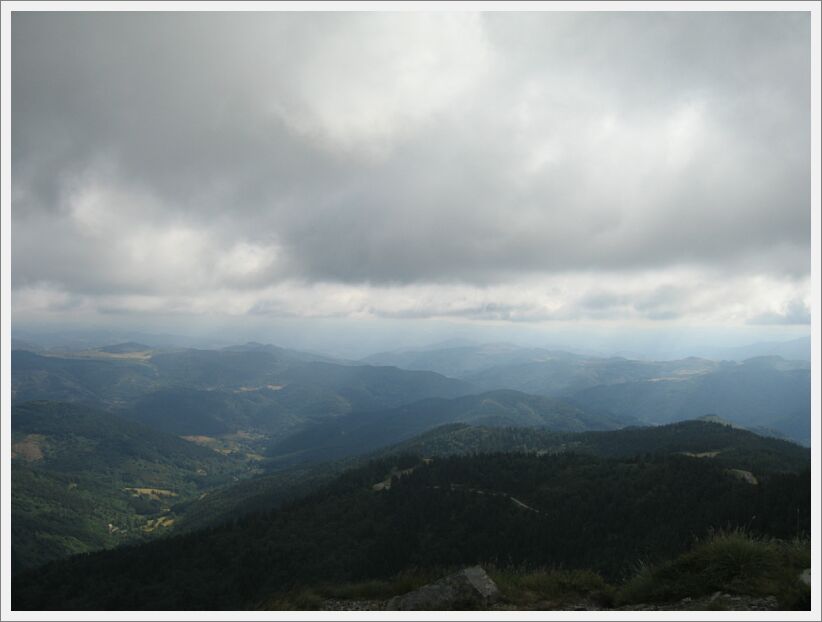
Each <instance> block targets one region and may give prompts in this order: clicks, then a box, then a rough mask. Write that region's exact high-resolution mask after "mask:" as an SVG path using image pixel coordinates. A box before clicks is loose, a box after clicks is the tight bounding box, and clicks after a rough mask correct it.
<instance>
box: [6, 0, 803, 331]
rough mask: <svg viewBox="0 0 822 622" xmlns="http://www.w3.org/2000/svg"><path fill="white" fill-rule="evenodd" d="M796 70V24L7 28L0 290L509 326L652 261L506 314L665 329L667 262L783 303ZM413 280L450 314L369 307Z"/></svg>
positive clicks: (48, 21)
mask: <svg viewBox="0 0 822 622" xmlns="http://www.w3.org/2000/svg"><path fill="white" fill-rule="evenodd" d="M809 52H810V23H809V19H808V17H807V16H806V15H803V14H801V13H739V12H734V13H683V14H677V13H661V14H651V13H624V14H618V13H614V14H612V13H580V14H573V13H571V14H563V13H510V14H508V13H489V14H482V15H468V14H460V15H446V14H434V15H408V14H388V15H379V14H353V13H352V14H336V13H328V14H316V13H312V14H300V13H293V14H292V13H289V14H286V13H266V14H248V13H237V14H204V13H198V14H194V13H190V14H184V13H180V14H177V13H162V14H151V13H142V14H131V13H129V14H125V13H97V14H89V13H74V14H48V13H17V14H15V15H14V17H13V21H12V59H13V60H12V114H13V118H12V121H13V122H12V137H11V139H12V177H13V188H12V191H13V201H12V225H13V236H14V238H13V239H14V244H13V249H12V253H13V256H12V259H13V271H12V277H13V285H14V287H15V288H16V289H17V290H25V289H28V290H32V291H40V290H48V289H52V290H54V291H56V292H67V293H68V294H71V295H73V296H77V295H85V296H90V297H95V296H96V297H106V296H108V297H111V296H117V295H119V296H121V297H123V299H122V300H120V301H113V302H112V301H111V300H107V301H106V302H105V303H103V302H100V304H99V305H98V306H99V308H100V309H106V310H108V311H111V310H112V309H121V308H122V306H123V305H124V304H127V303H128V302H129V301H131V300H133V299H134V298H133V297H143V298H139V300H141V301H144V300H145V299H146V298H153V299H156V300H155V301H154V302H152V303H151V304H148V303H146V304H148V308H150V309H154V308H155V306H160V307H165V308H180V307H179V306H180V305H182V307H181V308H186V309H189V310H191V309H195V310H206V309H211V310H214V308H215V306H214V305H216V308H217V309H220V308H221V307H220V302H219V301H214V300H211V299H209V298H208V296H207V295H205V294H202V295H201V294H200V293H202V292H207V291H231V292H239V293H238V294H237V295H238V296H239V297H241V298H242V299H243V300H246V299H248V303H247V305H246V306H245V307H243V309H245V311H244V312H254V313H269V312H272V311H274V312H277V313H282V314H285V315H288V314H297V315H299V314H300V313H301V311H300V310H299V309H297V308H295V305H294V304H293V303H292V302H291V301H290V300H283V299H280V298H277V297H276V295H272V294H270V292H268V293H267V288H269V289H270V288H282V287H286V285H284V284H289V283H292V284H293V283H295V282H296V283H301V284H302V286H301V287H302V288H303V289H302V290H300V291H301V292H302V293H301V294H300V296H302V297H303V298H304V299H305V300H309V299H312V298H311V297H312V294H311V288H312V287H315V286H320V287H322V286H323V285H324V284H343V285H346V286H347V287H349V288H351V290H352V291H354V292H355V294H352V295H354V296H355V297H357V296H360V295H361V296H364V297H365V298H368V299H369V302H363V303H362V305H361V306H360V307H357V310H358V312H368V310H369V309H371V310H372V311H373V310H374V309H375V308H376V309H377V310H376V311H374V312H375V313H377V314H380V315H382V316H385V317H391V314H395V316H402V317H425V316H427V315H432V314H434V315H439V316H444V317H451V316H454V315H456V316H460V317H470V318H477V317H478V318H490V319H495V318H497V319H519V318H521V315H518V312H517V311H516V305H514V306H513V307H512V306H511V303H510V302H509V301H507V300H505V299H495V300H491V299H487V298H486V297H484V295H483V294H482V292H483V291H485V290H484V288H488V287H494V286H497V285H501V284H505V283H512V282H518V281H521V280H523V279H524V280H527V281H528V282H529V283H530V284H531V286H533V287H534V288H535V289H534V292H535V295H537V294H536V292H538V291H539V289H540V287H541V285H540V279H543V280H544V281H545V282H549V281H550V280H551V279H552V278H554V277H555V276H562V275H567V274H579V273H586V274H589V273H594V274H599V275H601V278H602V279H604V280H605V279H614V278H619V279H623V280H624V279H625V278H626V277H625V275H631V274H640V273H642V272H647V271H653V272H654V274H656V278H657V281H656V282H655V283H654V287H656V288H660V289H658V291H657V294H656V295H657V296H658V297H657V298H653V297H647V296H651V294H648V293H647V292H648V290H647V289H644V290H643V293H641V294H639V293H636V294H634V293H626V292H624V291H623V292H620V291H619V289H620V288H619V286H617V287H616V288H614V289H615V290H616V291H615V292H613V293H609V294H605V293H603V292H599V293H597V292H595V291H593V290H591V289H588V290H586V292H587V293H586V295H588V296H589V298H587V299H584V300H582V301H581V302H579V303H576V302H575V303H573V304H572V303H571V302H569V299H568V296H567V295H566V297H565V298H564V299H563V300H564V302H563V303H562V304H563V305H564V307H562V308H563V309H565V310H564V311H559V310H558V309H559V308H560V306H562V305H560V306H558V307H557V308H552V309H549V310H545V309H543V310H542V311H534V312H533V313H526V314H525V315H526V317H529V318H535V319H544V318H553V317H559V316H562V317H568V318H572V317H574V316H575V314H578V313H583V314H594V315H595V314H596V311H597V308H600V309H601V310H602V314H603V315H604V314H607V313H613V312H615V310H616V309H617V308H619V309H621V310H622V311H620V312H626V313H639V314H641V315H643V317H648V318H667V319H670V318H674V317H678V316H680V315H682V314H687V313H689V312H690V311H689V310H692V309H691V308H692V307H693V305H692V304H691V303H690V302H689V300H688V298H687V295H682V293H681V292H678V291H676V284H675V283H672V282H671V279H667V280H666V279H665V278H664V275H663V273H664V271H665V270H667V269H671V270H676V269H679V268H681V267H683V266H685V267H690V268H692V269H694V270H701V271H703V272H705V273H710V274H711V275H712V277H711V278H714V279H717V280H725V281H728V282H730V281H733V280H734V279H744V278H748V277H750V276H751V275H764V276H763V278H768V279H771V280H773V281H779V280H781V279H787V280H788V282H790V283H794V284H796V283H798V285H796V286H795V287H792V288H788V289H786V290H785V293H784V295H785V296H787V297H789V298H790V299H793V298H796V297H797V296H798V295H801V291H802V288H803V287H805V281H806V280H807V277H808V275H809V267H810V266H809V261H808V257H809V250H810V236H809V229H810V194H809V192H810V160H809V153H810V142H809V141H810V115H809V113H810V107H809V101H810V81H809V75H810V72H809V70H810V54H809ZM609 275H610V276H609ZM449 285H450V286H460V287H462V286H468V287H473V288H478V290H477V292H475V293H474V294H472V296H473V300H472V303H471V304H465V305H460V304H457V303H456V302H454V301H457V302H458V299H456V298H455V299H454V300H451V299H450V298H449V297H450V296H452V295H453V294H451V293H449V292H452V291H453V290H448V289H447V288H446V289H443V288H445V287H446V286H449ZM617 285H618V284H617ZM417 286H419V287H426V286H432V287H434V286H436V287H438V288H440V289H437V291H438V292H439V293H440V295H442V296H444V297H445V298H446V300H444V301H439V302H437V303H436V304H434V303H433V302H432V304H431V305H430V306H428V307H421V306H419V305H417V306H414V305H406V306H405V307H392V308H390V309H382V308H381V306H380V305H379V304H375V302H374V299H373V296H376V295H377V294H375V293H374V291H376V290H374V289H373V288H377V289H380V288H388V289H389V290H390V289H391V288H392V287H393V288H400V289H402V288H408V287H412V288H413V287H417ZM287 287H291V285H288V286H287ZM666 287H667V288H668V289H666ZM369 288H371V289H369ZM570 289H572V288H569V290H567V291H570ZM652 289H653V288H652ZM277 291H281V290H277ZM293 291H294V290H293V289H289V292H292V293H293ZM380 291H382V290H380ZM682 291H684V292H688V293H690V292H691V290H688V289H683V290H682ZM737 291H740V290H739V288H737ZM356 292H359V293H356ZM363 292H365V293H363ZM368 292H371V294H368ZM660 292H661V293H660ZM38 295H39V294H38ZM175 296H184V297H185V300H186V302H185V303H180V302H179V301H175V299H174V297H175ZM272 296H273V297H272ZM597 296H599V297H600V298H597ZM602 296H606V298H602ZM607 296H612V297H613V296H615V297H616V298H614V299H613V300H611V299H608V298H607ZM751 296H753V294H751ZM129 297H132V298H129ZM36 298H37V296H36V295H34V294H32V295H31V296H29V297H28V298H26V300H28V301H34V300H35V299H36ZM58 298H59V296H58ZM343 298H345V297H344V296H341V298H340V299H341V300H342V299H343ZM50 300H51V302H50V303H49V304H52V305H53V304H56V303H55V302H54V300H56V299H55V298H54V296H52V298H51V299H50ZM163 301H165V302H163ZM474 303H476V304H474ZM616 303H619V304H616ZM32 304H33V303H32ZM140 304H142V303H140ZM546 304H547V303H546ZM558 304H559V303H558ZM711 304H714V305H718V304H719V301H718V300H714V301H713V303H711V301H708V302H706V303H705V305H707V306H708V307H710V306H711ZM91 306H92V307H93V306H94V305H93V304H92V305H91ZM297 307H299V305H297ZM26 308H28V307H26ZM339 308H340V309H342V310H343V311H341V312H350V311H351V307H350V305H349V304H348V303H340V305H339ZM760 311H761V312H763V313H766V312H765V311H762V309H755V310H753V311H752V312H751V313H754V314H755V313H759V312H760ZM700 312H704V310H703V311H700ZM751 317H753V316H751ZM762 317H765V316H762ZM791 317H793V316H791ZM748 319H750V318H748Z"/></svg>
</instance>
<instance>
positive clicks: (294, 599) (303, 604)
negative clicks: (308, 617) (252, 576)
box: [261, 588, 325, 611]
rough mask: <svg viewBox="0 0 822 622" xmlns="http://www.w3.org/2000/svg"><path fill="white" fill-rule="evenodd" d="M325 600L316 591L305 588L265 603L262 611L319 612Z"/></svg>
mask: <svg viewBox="0 0 822 622" xmlns="http://www.w3.org/2000/svg"><path fill="white" fill-rule="evenodd" d="M324 600H325V599H324V598H323V597H322V596H321V595H319V594H318V593H317V592H316V591H315V590H313V589H309V588H304V589H300V590H298V591H295V592H291V593H289V594H281V595H279V596H276V597H274V598H273V599H271V600H270V601H268V602H267V603H265V604H264V605H263V606H262V607H261V609H266V610H273V611H318V610H319V609H320V608H321V607H322V604H323V601H324Z"/></svg>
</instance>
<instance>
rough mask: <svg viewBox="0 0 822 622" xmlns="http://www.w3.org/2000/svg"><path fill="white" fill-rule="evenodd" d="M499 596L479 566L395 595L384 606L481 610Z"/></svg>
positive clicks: (407, 609) (387, 607)
mask: <svg viewBox="0 0 822 622" xmlns="http://www.w3.org/2000/svg"><path fill="white" fill-rule="evenodd" d="M498 599H499V589H498V588H497V586H496V584H495V583H494V581H493V580H492V579H491V577H489V576H488V574H487V573H486V572H485V570H483V569H482V567H480V566H472V567H470V568H464V569H463V570H460V571H459V572H457V573H455V574H452V575H449V576H447V577H445V578H443V579H440V580H439V581H436V582H435V583H430V584H429V585H424V586H423V587H421V588H419V589H418V590H414V591H413V592H408V593H407V594H403V595H401V596H395V597H394V598H392V599H391V600H389V601H388V603H386V607H385V608H386V609H389V610H399V611H448V610H476V609H484V608H486V607H488V606H490V605H492V604H493V603H494V602H496V601H497V600H498Z"/></svg>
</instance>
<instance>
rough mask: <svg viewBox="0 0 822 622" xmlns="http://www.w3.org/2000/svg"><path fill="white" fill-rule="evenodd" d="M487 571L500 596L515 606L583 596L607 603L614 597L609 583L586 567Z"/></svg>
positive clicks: (600, 603) (579, 599)
mask: <svg viewBox="0 0 822 622" xmlns="http://www.w3.org/2000/svg"><path fill="white" fill-rule="evenodd" d="M488 574H489V575H490V577H491V578H492V579H493V580H494V582H495V583H496V584H497V587H499V589H500V592H501V594H502V597H503V599H504V600H506V601H507V602H509V603H511V604H514V605H518V606H527V605H533V604H535V603H538V602H542V601H547V602H549V603H552V604H554V605H562V604H565V603H570V602H580V601H583V600H588V601H591V602H594V603H596V604H598V605H602V606H608V605H611V604H613V601H614V595H615V590H614V588H613V586H611V585H609V584H608V583H607V582H606V581H605V580H604V579H603V578H602V577H601V576H600V575H599V574H597V573H595V572H592V571H590V570H558V569H548V568H540V569H536V570H523V569H515V568H508V569H496V568H491V569H489V571H488Z"/></svg>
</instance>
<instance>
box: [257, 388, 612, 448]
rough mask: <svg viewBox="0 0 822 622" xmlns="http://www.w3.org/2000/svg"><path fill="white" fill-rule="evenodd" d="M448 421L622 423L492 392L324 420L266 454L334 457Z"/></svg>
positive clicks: (557, 426)
mask: <svg viewBox="0 0 822 622" xmlns="http://www.w3.org/2000/svg"><path fill="white" fill-rule="evenodd" d="M454 422H460V423H472V424H476V425H488V426H497V427H500V426H516V427H544V428H549V429H551V430H554V431H562V432H579V431H584V430H591V429H600V430H603V429H604V430H608V429H616V428H619V427H621V426H622V425H624V424H625V421H624V420H622V421H620V420H619V419H616V418H613V417H608V416H603V417H600V416H590V415H588V414H587V413H584V412H582V411H580V410H578V409H576V408H574V407H572V406H569V405H568V404H565V403H563V402H559V401H557V400H552V399H549V398H546V397H541V396H535V395H527V394H525V393H520V392H518V391H493V392H489V393H483V394H480V395H468V396H464V397H459V398H455V399H451V400H446V399H429V400H422V401H419V402H414V403H412V404H408V405H406V406H401V407H399V408H395V409H390V410H385V411H373V412H357V413H352V414H350V415H347V416H345V417H338V418H335V419H330V420H327V421H324V422H322V423H321V424H318V425H316V426H314V427H311V428H308V429H307V430H305V431H304V432H300V433H298V434H295V435H293V436H291V437H289V438H287V439H285V440H284V441H283V442H281V443H278V444H275V445H274V446H273V447H272V448H271V450H270V455H271V456H273V457H274V459H275V461H278V462H282V463H289V462H294V461H296V462H304V461H316V460H330V459H337V458H342V457H345V456H351V455H355V454H362V453H365V452H369V451H373V450H376V449H379V448H380V447H384V446H387V445H390V444H393V443H397V442H399V441H402V440H405V439H408V438H411V437H413V436H415V435H417V434H421V433H423V432H425V431H427V430H430V429H432V428H435V427H437V426H440V425H443V424H446V423H454Z"/></svg>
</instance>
